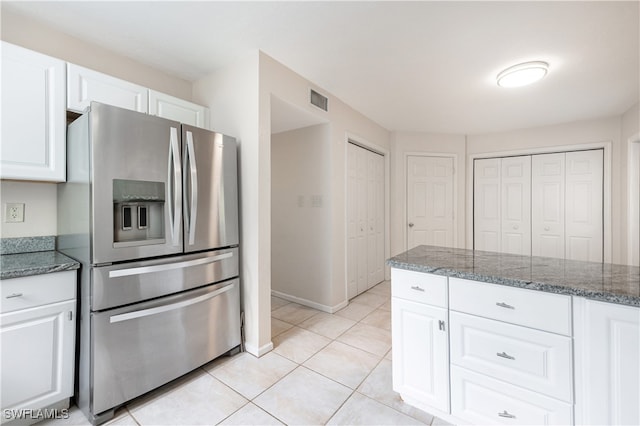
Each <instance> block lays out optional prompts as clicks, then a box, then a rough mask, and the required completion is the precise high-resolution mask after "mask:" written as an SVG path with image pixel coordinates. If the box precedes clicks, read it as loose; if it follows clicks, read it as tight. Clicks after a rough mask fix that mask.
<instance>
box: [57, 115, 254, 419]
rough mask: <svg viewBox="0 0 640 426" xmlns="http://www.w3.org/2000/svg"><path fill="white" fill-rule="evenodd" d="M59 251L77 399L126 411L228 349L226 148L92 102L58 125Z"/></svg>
mask: <svg viewBox="0 0 640 426" xmlns="http://www.w3.org/2000/svg"><path fill="white" fill-rule="evenodd" d="M58 234H59V236H58V243H57V248H58V250H59V251H61V252H63V253H65V254H67V255H70V256H72V257H74V258H76V259H77V260H78V261H80V262H81V264H82V267H81V273H80V288H79V290H80V291H79V294H80V298H79V303H80V306H79V312H80V317H79V333H78V335H79V346H78V348H79V350H78V363H77V374H76V377H77V386H76V387H77V389H76V402H77V404H78V405H79V407H80V408H81V409H82V411H83V412H84V413H85V415H86V416H87V417H88V418H89V420H90V421H91V422H92V423H94V424H98V423H102V422H104V421H107V420H109V419H110V418H111V417H112V416H113V412H114V409H115V408H117V407H118V406H120V405H122V404H124V403H125V402H127V401H129V400H131V399H133V398H135V397H137V396H139V395H142V394H144V393H146V392H148V391H150V390H152V389H154V388H156V387H158V386H161V385H163V384H165V383H167V382H169V381H171V380H173V379H175V378H177V377H179V376H181V375H183V374H185V373H187V372H189V371H191V370H193V369H195V368H197V367H199V366H201V365H203V364H205V363H207V362H209V361H211V360H213V359H214V358H216V357H218V356H220V355H222V354H225V353H227V352H229V351H231V350H235V349H236V348H238V347H239V345H240V343H241V341H240V340H241V338H240V296H239V280H238V271H239V261H238V243H239V237H238V186H237V151H236V143H235V139H233V138H231V137H229V136H225V135H222V134H219V133H214V132H210V131H207V130H203V129H199V128H195V127H191V126H187V125H182V124H180V123H178V122H175V121H170V120H166V119H163V118H159V117H154V116H150V115H146V114H141V113H138V112H133V111H128V110H124V109H121V108H116V107H112V106H108V105H103V104H99V103H95V102H94V103H92V104H91V106H90V108H89V109H88V110H87V111H86V112H85V113H84V114H83V115H82V116H80V117H79V118H78V119H76V120H75V121H74V122H73V123H71V124H70V125H69V127H68V135H67V181H66V182H65V183H61V184H59V185H58Z"/></svg>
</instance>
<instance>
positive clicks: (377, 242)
mask: <svg viewBox="0 0 640 426" xmlns="http://www.w3.org/2000/svg"><path fill="white" fill-rule="evenodd" d="M384 238H385V235H384V156H382V155H380V154H377V153H375V152H372V151H369V150H367V149H364V148H362V147H360V146H357V145H355V144H352V143H349V144H348V146H347V293H348V298H349V299H351V298H353V297H355V296H357V295H358V294H360V293H362V292H364V291H366V290H368V289H370V288H371V287H373V286H374V285H376V284H378V283H380V282H382V281H383V280H384Z"/></svg>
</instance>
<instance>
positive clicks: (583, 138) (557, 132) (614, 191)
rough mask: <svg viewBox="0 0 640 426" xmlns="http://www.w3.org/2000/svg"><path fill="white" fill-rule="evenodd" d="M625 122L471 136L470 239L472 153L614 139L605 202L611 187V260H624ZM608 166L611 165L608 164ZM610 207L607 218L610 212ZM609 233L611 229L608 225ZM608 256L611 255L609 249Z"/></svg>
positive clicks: (609, 120)
mask: <svg viewBox="0 0 640 426" xmlns="http://www.w3.org/2000/svg"><path fill="white" fill-rule="evenodd" d="M621 122H622V120H621V117H610V118H601V119H595V120H588V121H580V122H575V123H566V124H559V125H555V126H547V127H539V128H534V129H522V130H514V131H511V132H504V133H494V134H485V135H469V136H467V174H468V178H467V229H468V230H469V232H468V235H467V241H469V234H470V233H471V227H470V223H469V218H471V215H472V213H471V209H472V208H473V206H472V205H471V203H470V201H469V197H470V194H471V193H472V187H471V184H472V182H471V181H470V177H469V176H471V173H470V167H471V164H472V161H471V160H470V158H472V156H474V155H486V154H494V153H495V154H498V155H500V153H510V152H511V153H513V152H522V153H524V152H528V151H534V150H535V151H536V152H539V150H549V151H552V150H554V149H561V148H562V149H565V148H566V149H571V148H572V146H576V145H583V144H600V143H610V146H611V152H610V154H611V157H610V164H608V168H609V169H610V170H611V181H610V183H609V185H608V186H607V187H606V188H605V203H606V202H607V199H606V198H607V196H606V193H607V191H608V193H609V194H610V205H611V210H610V212H611V230H610V241H611V262H613V263H624V262H625V256H624V254H625V253H626V248H624V245H625V242H626V237H624V235H625V233H626V224H625V223H626V222H625V219H626V212H625V210H624V205H623V199H624V196H623V188H626V184H625V179H626V177H625V176H624V175H623V174H622V171H621V167H622V163H623V160H624V158H623V156H624V151H623V144H622V142H621V138H620V133H621ZM605 155H606V154H605ZM606 168H607V165H605V169H606ZM606 207H607V206H605V218H606V216H607V213H606ZM605 233H607V230H606V229H605ZM606 238H607V237H606V235H605V239H606ZM605 246H606V244H605ZM605 259H607V253H606V252H605Z"/></svg>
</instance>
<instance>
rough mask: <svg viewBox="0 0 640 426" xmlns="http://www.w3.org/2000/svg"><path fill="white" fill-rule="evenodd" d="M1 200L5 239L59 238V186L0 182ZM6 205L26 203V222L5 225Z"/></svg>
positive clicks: (3, 236) (2, 235)
mask: <svg viewBox="0 0 640 426" xmlns="http://www.w3.org/2000/svg"><path fill="white" fill-rule="evenodd" d="M0 197H1V198H2V233H1V235H0V236H1V237H2V238H14V237H38V236H45V235H56V233H57V225H56V220H57V211H56V184H55V183H36V182H19V181H7V180H3V181H1V182H0ZM5 203H24V204H25V209H24V222H17V223H5V221H4V220H5V216H4V214H5V212H4V204H5Z"/></svg>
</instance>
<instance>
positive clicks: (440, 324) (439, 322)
mask: <svg viewBox="0 0 640 426" xmlns="http://www.w3.org/2000/svg"><path fill="white" fill-rule="evenodd" d="M438 328H439V329H440V330H442V331H445V327H444V321H442V320H440V321H438Z"/></svg>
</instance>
